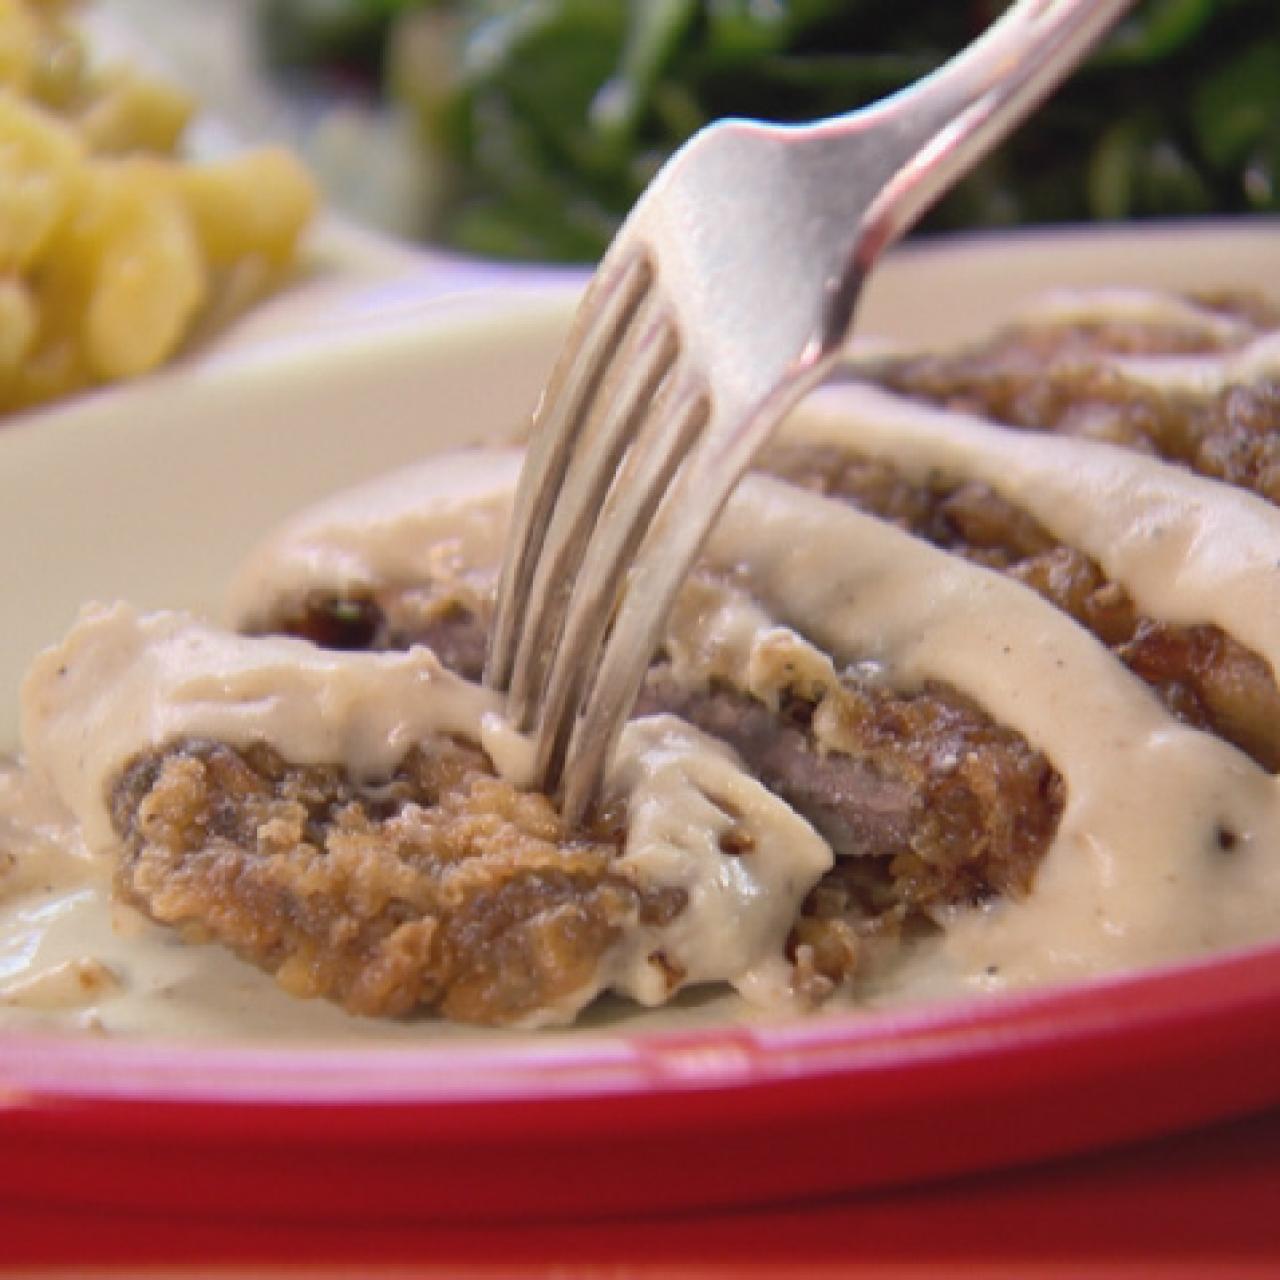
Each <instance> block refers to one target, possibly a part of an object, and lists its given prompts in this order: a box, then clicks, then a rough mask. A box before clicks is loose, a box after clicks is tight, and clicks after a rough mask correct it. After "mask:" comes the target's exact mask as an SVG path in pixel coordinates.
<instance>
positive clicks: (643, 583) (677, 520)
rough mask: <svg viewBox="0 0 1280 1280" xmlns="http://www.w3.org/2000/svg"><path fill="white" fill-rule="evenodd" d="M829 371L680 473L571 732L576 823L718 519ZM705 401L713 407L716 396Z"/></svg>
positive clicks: (569, 773)
mask: <svg viewBox="0 0 1280 1280" xmlns="http://www.w3.org/2000/svg"><path fill="white" fill-rule="evenodd" d="M820 376H821V370H820V368H818V367H814V368H810V369H809V370H807V371H805V372H804V373H803V374H797V376H795V377H794V378H792V379H791V380H790V381H789V382H788V383H785V384H783V385H782V386H780V387H778V388H777V389H776V390H775V392H774V394H773V395H772V396H770V397H769V398H768V399H767V400H766V401H765V402H764V403H763V404H762V405H760V406H759V407H758V409H757V411H756V412H755V413H754V414H752V415H751V416H750V417H748V418H747V419H746V420H745V421H743V422H740V423H738V424H736V426H735V427H734V429H733V430H732V431H728V432H724V433H721V434H719V435H717V433H716V432H715V429H714V428H710V429H708V430H706V431H704V432H702V433H701V437H700V439H699V441H698V446H697V448H695V449H694V450H693V452H692V454H691V455H690V457H689V458H688V460H687V462H686V464H685V465H684V466H683V467H682V468H681V469H680V470H679V471H678V472H677V473H676V475H675V479H674V483H673V484H672V485H671V488H670V490H669V491H668V493H667V494H666V496H665V497H664V498H663V500H662V502H661V503H660V505H659V506H658V509H657V513H656V515H655V516H654V518H653V520H652V522H651V524H650V526H649V528H648V530H647V532H646V534H645V536H644V539H643V541H642V542H641V543H640V549H639V552H638V554H637V555H636V557H635V561H634V564H633V565H632V567H631V571H630V574H629V576H628V578H627V581H626V590H625V593H624V594H623V597H622V603H621V605H620V606H619V607H618V610H617V616H616V617H615V618H614V620H613V626H612V627H611V628H610V630H609V633H608V636H607V638H606V640H605V642H604V647H603V650H602V652H601V655H600V660H599V663H598V664H597V665H596V667H595V670H594V671H593V672H591V674H590V683H589V687H588V688H587V689H586V690H585V692H584V694H583V695H582V697H581V706H582V708H583V714H582V716H581V717H580V718H579V719H578V720H577V722H576V723H575V724H574V726H573V730H572V732H571V734H570V737H569V745H568V750H567V751H566V753H565V763H564V769H563V774H562V777H563V787H562V790H563V793H564V802H563V806H562V812H563V814H564V816H565V819H566V821H568V822H569V823H571V824H572V823H577V822H580V821H581V820H582V818H583V817H584V816H585V815H586V813H587V810H588V809H589V808H590V807H591V802H592V800H593V799H594V797H595V795H596V793H597V791H598V788H599V785H600V782H601V779H602V778H603V777H604V771H605V767H606V765H607V764H608V762H609V759H610V757H611V756H612V754H613V749H614V747H615V746H616V745H617V740H618V735H619V734H620V733H621V732H622V726H623V724H624V722H625V720H626V718H627V715H628V713H629V712H630V711H631V708H632V707H633V705H634V704H635V700H636V695H637V693H638V692H639V689H640V685H641V682H642V681H643V680H644V673H645V670H646V669H647V667H648V665H649V661H650V659H651V657H652V656H653V651H654V650H655V649H656V648H657V646H658V641H659V639H660V637H661V633H662V625H663V623H664V622H665V620H666V618H667V615H668V613H670V611H671V604H672V602H673V601H674V600H675V597H676V593H677V592H678V591H679V589H680V585H681V583H682V582H683V581H684V579H685V577H686V576H687V575H688V573H689V570H690V569H691V568H692V567H693V563H694V561H695V560H696V559H697V557H698V553H699V551H700V550H701V549H702V545H703V543H704V542H705V541H706V538H707V535H708V533H709V532H710V531H711V527H712V525H714V523H715V521H716V518H717V517H718V516H719V514H720V512H721V510H722V509H723V507H724V505H725V503H726V502H727V501H728V499H729V495H730V494H731V493H732V492H733V490H734V488H735V487H736V486H737V483H738V480H739V479H740V478H741V476H742V474H743V472H745V471H746V469H747V467H748V466H749V465H750V463H751V460H752V458H754V457H755V455H756V454H757V453H758V452H759V450H760V448H761V446H762V445H763V444H764V442H765V440H767V439H768V437H769V434H770V433H771V431H772V429H773V427H774V426H775V425H776V424H777V423H778V422H779V421H780V420H781V419H782V418H783V417H784V416H785V414H786V413H787V412H788V411H789V410H790V409H791V408H792V407H793V406H794V405H795V404H796V403H797V402H798V401H799V400H801V399H802V398H803V397H804V395H805V393H806V392H807V391H809V390H810V389H811V388H812V387H813V385H814V384H815V382H816V381H817V380H818V378H819V377H820ZM706 403H707V405H708V410H710V407H711V402H710V398H709V397H708V399H707V401H706Z"/></svg>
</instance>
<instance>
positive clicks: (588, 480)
mask: <svg viewBox="0 0 1280 1280" xmlns="http://www.w3.org/2000/svg"><path fill="white" fill-rule="evenodd" d="M678 349H679V343H678V340H677V335H676V330H675V327H674V326H673V325H672V323H671V320H670V317H669V316H668V315H667V314H666V311H665V308H662V307H660V306H656V305H655V306H654V307H649V306H642V307H641V309H640V311H639V312H638V313H637V314H636V320H635V323H633V324H632V325H631V327H630V329H629V330H628V331H627V332H626V333H625V334H623V335H622V340H621V341H620V343H619V344H618V346H617V347H616V348H615V349H614V351H613V352H611V353H610V355H609V357H608V360H609V363H608V368H607V370H606V372H605V375H604V377H603V379H602V380H601V381H600V383H599V387H598V389H597V392H596V394H595V396H594V398H593V401H592V404H591V405H590V406H589V408H588V411H587V424H586V426H585V428H584V429H583V431H582V433H581V435H580V437H579V446H578V449H577V452H576V456H575V457H574V459H573V460H572V462H571V464H570V466H569V468H568V470H567V472H566V473H565V477H564V481H563V484H562V487H561V490H560V494H559V496H558V498H557V500H556V506H555V511H554V513H553V515H552V517H551V520H550V522H549V523H548V526H547V531H546V535H545V538H544V540H543V544H542V554H541V556H540V557H539V559H538V566H537V569H536V571H535V572H534V575H533V580H532V583H531V585H530V589H529V602H528V608H527V610H526V613H525V619H524V626H523V627H522V628H521V631H520V638H519V643H518V645H517V646H516V653H515V659H514V661H513V663H512V668H511V683H510V691H509V697H508V702H507V715H508V717H509V718H510V720H511V721H512V723H513V724H514V725H515V726H516V727H517V728H518V729H519V730H521V731H522V732H524V731H527V730H529V729H532V728H533V724H534V720H535V713H536V710H537V708H538V706H539V705H540V703H541V701H542V695H543V689H544V685H545V682H546V674H547V669H548V667H549V666H550V664H551V661H552V658H553V656H554V653H555V651H556V649H557V648H558V645H559V642H560V633H561V629H562V627H563V625H564V618H565V612H566V610H567V608H568V605H569V596H570V592H571V590H572V588H573V584H574V581H575V580H576V578H577V577H578V574H579V569H580V566H581V564H582V559H583V556H584V554H585V553H586V550H587V547H588V544H589V543H590V542H591V541H592V540H593V539H594V536H595V534H596V529H597V519H598V517H599V515H600V510H601V508H602V507H603V506H604V503H605V500H606V497H607V495H608V493H609V490H610V486H611V485H612V484H613V482H614V479H615V477H616V476H617V473H618V467H619V465H620V463H621V462H622V459H623V455H624V454H625V453H626V451H627V448H628V446H629V445H630V444H631V443H632V441H633V439H634V438H635V434H636V431H637V428H638V427H639V425H640V424H641V423H642V422H643V421H644V420H645V418H646V416H647V415H648V414H649V412H650V410H651V408H652V405H653V401H654V397H655V395H656V394H657V393H658V390H659V388H660V387H661V385H662V382H663V380H664V379H665V378H666V376H667V374H668V373H669V372H670V370H671V366H672V364H673V363H674V361H675V358H676V353H677V351H678Z"/></svg>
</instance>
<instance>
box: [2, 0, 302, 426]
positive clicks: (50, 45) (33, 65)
mask: <svg viewBox="0 0 1280 1280" xmlns="http://www.w3.org/2000/svg"><path fill="white" fill-rule="evenodd" d="M70 8H71V6H69V5H68V4H66V3H59V2H57V0H0V412H4V411H9V410H15V409H20V408H25V407H28V406H30V405H34V404H39V403H42V402H44V401H47V400H51V399H54V398H56V397H58V396H61V395H65V394H67V393H69V392H72V391H75V390H78V389H81V388H84V387H87V386H91V385H94V384H96V383H101V382H109V381H113V380H116V379H121V378H131V377H136V376H138V375H140V374H143V373H146V372H148V371H149V370H152V369H155V368H156V367H157V366H158V365H160V364H161V363H163V362H164V361H165V360H167V359H169V358H170V357H171V356H173V355H174V354H175V353H176V352H177V351H179V350H180V349H181V348H182V346H183V344H184V343H185V342H187V341H188V340H189V339H190V337H191V335H192V333H193V331H194V330H195V328H196V326H197V325H198V324H200V323H201V321H202V320H207V319H208V318H210V317H211V316H214V315H217V316H224V315H225V314H226V313H227V312H228V311H230V310H233V309H235V307H237V306H239V305H243V303H244V302H245V301H246V300H249V299H252V298H253V297H256V296H258V295H259V294H260V293H261V292H263V290H264V289H265V288H267V287H269V286H270V285H271V284H273V283H275V282H277V281H278V280H279V279H281V277H282V276H283V275H284V273H285V272H286V271H287V270H288V268H289V267H290V265H291V263H292V261H293V258H294V254H295V251H296V248H297V244H298V240H299V237H300V235H301V233H302V230H303V228H304V227H305V226H306V224H307V222H308V221H309V220H310V217H311V215H312V212H313V210H314V207H315V202H316V197H315V191H314V188H313V186H312V183H311V180H310V179H309V177H308V176H307V174H306V173H305V171H304V170H303V169H302V167H301V165H300V164H299V163H298V162H297V161H296V160H295V159H294V158H293V157H292V156H291V155H290V154H289V153H287V152H285V151H282V150H279V149H275V148H266V149H261V150H257V151H252V152H249V153H245V154H241V155H236V156H232V157H230V158H227V159H221V160H217V161H213V162H208V163H195V162H192V161H189V160H186V159H184V158H183V157H182V155H181V153H180V150H179V148H180V146H181V142H182V138H183V135H184V132H185V130H186V126H187V123H188V121H189V119H190V117H191V114H192V109H193V104H192V103H191V101H190V100H189V99H188V98H187V97H186V95H185V94H183V93H182V92H181V91H180V90H179V89H177V88H174V87H172V86H169V85H167V84H163V83H161V82H159V81H156V80H153V79H149V78H147V77H145V76H143V75H141V74H139V73H138V72H136V71H134V70H132V69H130V68H126V67H103V68H98V67H94V66H93V65H92V64H91V62H90V60H89V58H88V56H87V53H86V50H85V48H84V46H83V42H82V40H81V37H80V35H79V33H78V32H77V30H76V28H75V26H74V24H73V23H72V21H71V20H70V17H69V10H70Z"/></svg>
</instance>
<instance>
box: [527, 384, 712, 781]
mask: <svg viewBox="0 0 1280 1280" xmlns="http://www.w3.org/2000/svg"><path fill="white" fill-rule="evenodd" d="M708 417H709V402H708V398H707V394H706V391H705V389H704V387H703V386H702V384H701V382H700V381H694V380H693V379H691V378H685V379H681V380H675V379H673V380H669V381H668V383H667V385H666V386H665V387H664V388H663V391H662V393H661V395H660V396H659V399H658V401H657V402H656V403H655V404H654V405H653V408H652V411H651V412H650V414H649V415H648V418H647V420H646V421H645V422H644V423H643V424H642V425H641V427H640V429H639V431H638V432H637V435H636V440H635V444H634V445H633V446H632V449H631V452H630V453H629V454H628V456H627V459H626V462H625V464H624V466H623V469H622V471H621V473H620V474H619V475H618V477H617V479H616V481H615V482H614V484H613V487H612V489H611V490H610V492H609V496H608V499H607V501H606V504H605V507H604V510H603V512H602V513H601V515H600V519H599V521H598V522H597V524H596V529H595V534H594V536H593V537H592V539H591V542H590V545H589V547H588V548H587V553H586V556H585V558H584V561H583V564H582V568H581V570H580V572H579V574H578V577H577V581H576V582H575V583H574V586H573V593H572V596H571V597H570V599H569V604H568V608H567V611H566V617H565V622H564V629H563V631H562V633H561V636H560V643H559V644H558V645H557V646H556V649H555V652H554V655H553V662H552V665H551V669H550V673H549V675H548V678H547V682H546V691H545V694H544V696H543V699H542V702H541V714H540V717H539V721H538V728H537V754H536V757H535V777H536V778H537V779H538V780H539V782H538V785H539V786H541V787H542V789H543V790H546V791H553V790H554V789H555V788H556V787H557V786H558V785H559V782H560V777H561V772H562V769H563V766H564V759H565V752H566V749H567V747H568V744H569V738H570V734H571V732H572V730H573V726H574V724H575V722H576V720H577V717H578V713H579V710H580V708H581V703H582V695H583V692H584V691H585V689H586V688H587V686H588V683H589V681H590V677H591V675H592V674H593V672H594V670H595V665H596V660H597V658H598V657H599V649H600V643H601V641H602V640H603V638H604V636H605V634H606V632H607V631H608V627H609V623H610V621H611V619H612V616H613V612H614V606H615V603H616V595H617V592H618V584H619V578H620V575H621V571H622V567H623V566H624V565H625V564H627V562H628V561H630V560H631V558H632V557H633V556H634V554H635V551H636V548H637V547H638V546H639V545H640V543H641V541H642V540H643V538H644V535H645V531H646V530H647V528H648V525H649V522H650V520H651V519H652V518H653V513H654V512H655V511H656V510H657V508H658V504H659V503H660V502H661V501H662V498H663V495H664V494H665V493H666V491H667V488H668V486H669V485H670V483H671V479H672V477H673V476H674V475H675V474H676V471H677V470H678V469H679V467H680V464H681V463H682V462H683V461H684V460H685V458H686V457H687V456H688V454H689V451H690V449H692V447H693V445H694V442H695V441H696V440H697V438H698V436H699V434H700V433H701V432H702V430H703V428H704V427H705V426H706V424H707V420H708Z"/></svg>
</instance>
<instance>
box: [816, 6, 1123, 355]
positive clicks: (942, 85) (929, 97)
mask: <svg viewBox="0 0 1280 1280" xmlns="http://www.w3.org/2000/svg"><path fill="white" fill-rule="evenodd" d="M1134 3H1135V0H1017V3H1015V4H1013V5H1012V6H1011V7H1010V8H1008V9H1007V10H1006V11H1005V12H1004V13H1003V14H1002V15H1001V16H1000V17H999V18H998V19H997V20H996V21H995V22H993V23H992V24H991V26H990V27H988V28H987V30H986V31H984V32H983V34H982V35H981V36H979V37H978V38H977V39H976V40H974V41H973V42H972V43H971V44H969V45H968V46H966V47H965V48H964V49H962V50H961V51H960V52H959V53H957V54H956V55H955V56H954V57H953V58H951V59H950V61H948V62H946V63H944V64H943V65H942V66H941V67H939V68H938V69H937V70H936V71H934V72H932V73H931V74H930V75H928V76H926V77H925V78H924V79H923V80H920V81H918V82H916V83H915V84H913V85H911V86H909V87H908V88H906V89H903V90H901V91H900V92H898V93H896V94H893V95H892V96H891V97H889V98H886V99H884V100H883V101H881V102H879V103H876V104H874V105H873V106H871V107H870V108H864V109H862V110H859V111H856V112H850V113H848V114H846V115H841V116H834V117H832V118H831V119H829V120H825V121H822V122H820V123H819V124H818V125H816V126H814V127H812V128H811V130H810V131H809V132H810V136H812V137H813V139H814V141H815V142H816V143H817V144H818V145H819V146H822V145H828V146H830V145H832V144H835V145H836V146H837V147H838V145H839V142H840V140H841V139H844V138H849V139H851V140H852V142H853V146H854V147H855V148H858V154H859V158H860V159H861V158H863V157H864V156H865V146H861V145H860V144H861V143H862V139H863V137H864V135H865V134H866V132H867V131H868V130H871V129H875V130H892V132H893V135H894V136H895V139H896V142H897V146H896V147H895V148H894V151H895V158H896V161H897V164H898V167H897V169H896V172H894V173H893V174H892V176H891V177H889V178H888V180H887V181H886V182H885V184H884V186H883V188H882V190H881V191H880V193H879V195H878V196H877V197H876V198H875V200H873V201H872V203H871V205H870V206H869V207H868V208H867V210H866V212H865V214H864V215H863V217H862V220H861V226H860V229H859V232H858V235H857V237H856V241H855V244H854V248H853V252H852V254H851V258H850V261H849V263H848V264H847V267H846V270H845V272H844V278H843V280H842V284H841V287H840V288H839V289H838V290H836V291H835V293H834V294H833V299H832V304H831V310H830V315H829V317H828V319H827V326H826V329H827V333H826V338H827V340H828V341H829V342H830V343H831V344H832V345H839V344H840V343H841V342H842V341H843V339H844V338H845V336H846V335H847V333H848V330H849V327H850V325H851V324H852V319H853V308H854V304H855V303H856V300H857V295H858V291H859V290H860V288H861V286H862V283H863V282H864V280H865V279H866V276H867V273H868V272H869V271H870V269H871V267H872V265H873V264H874V263H875V261H876V260H877V259H878V258H879V257H880V255H881V254H882V253H883V252H884V251H885V249H887V248H888V247H889V246H890V245H891V244H893V243H894V242H895V241H896V240H898V239H899V238H900V237H901V236H902V235H904V234H905V233H906V232H907V231H908V230H909V229H910V228H911V227H912V226H913V225H914V224H915V223H916V221H917V220H918V219H919V218H920V217H921V216H922V215H923V214H924V213H925V212H926V211H927V210H928V208H929V207H930V206H931V205H932V204H933V203H934V202H935V201H936V200H937V199H938V198H939V197H941V196H942V195H943V194H944V193H945V192H946V191H947V190H948V189H949V188H950V187H951V186H952V185H953V184H954V183H955V182H956V181H957V180H958V179H959V178H960V177H962V176H963V175H964V174H965V173H968V172H969V171H970V170H971V169H972V168H973V166H974V165H975V164H977V162H978V161H979V160H980V159H982V158H983V157H984V156H985V155H986V154H987V153H988V152H990V151H991V150H993V149H994V148H995V147H996V146H997V145H998V144H999V143H1000V142H1001V141H1002V140H1003V139H1004V138H1005V137H1006V136H1007V135H1008V134H1009V133H1010V132H1011V131H1012V130H1013V129H1014V128H1015V127H1016V126H1017V125H1018V124H1019V123H1020V122H1021V121H1022V120H1024V119H1025V118H1026V117H1027V116H1028V115H1029V114H1030V113H1031V112H1032V111H1033V110H1034V109H1035V108H1036V107H1037V106H1038V105H1039V104H1040V103H1041V102H1042V101H1043V100H1044V99H1045V98H1047V97H1048V96H1049V95H1050V94H1051V93H1052V92H1053V91H1054V89H1056V88H1057V87H1058V86H1059V85H1060V84H1061V83H1062V81H1063V80H1064V79H1066V77H1067V76H1068V75H1069V74H1070V72H1071V70H1072V69H1073V68H1074V67H1076V66H1078V65H1079V63H1080V62H1081V61H1082V60H1083V59H1084V57H1085V56H1086V54H1087V53H1088V51H1089V50H1090V49H1091V48H1092V47H1093V45H1094V44H1095V43H1097V41H1098V40H1100V39H1101V38H1102V36H1104V35H1105V34H1106V33H1107V31H1109V30H1110V29H1111V27H1112V26H1113V25H1114V24H1115V23H1116V22H1117V21H1118V20H1119V19H1120V18H1121V17H1122V16H1123V15H1124V14H1125V13H1126V12H1127V11H1128V10H1129V9H1131V8H1132V7H1133V5H1134ZM825 345H826V344H825V343H824V346H825Z"/></svg>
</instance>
